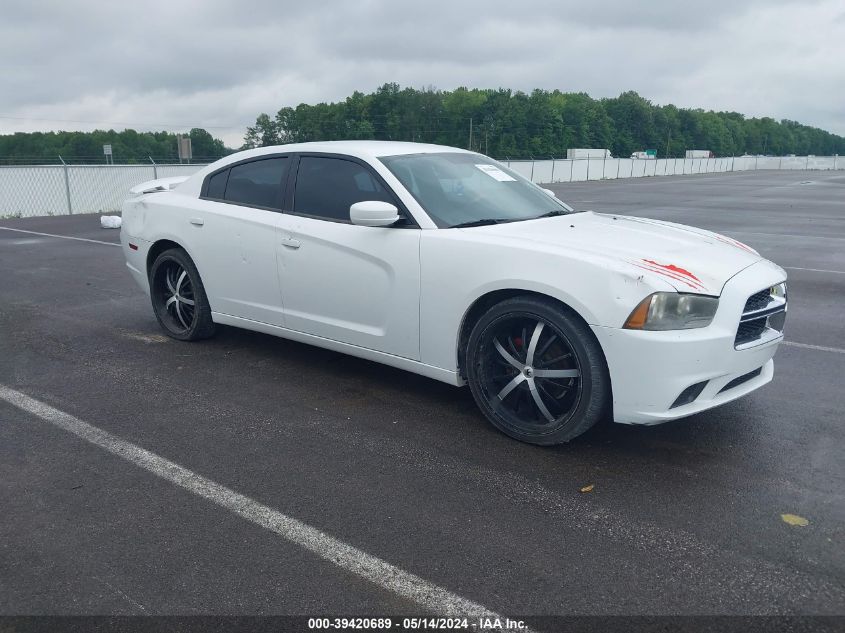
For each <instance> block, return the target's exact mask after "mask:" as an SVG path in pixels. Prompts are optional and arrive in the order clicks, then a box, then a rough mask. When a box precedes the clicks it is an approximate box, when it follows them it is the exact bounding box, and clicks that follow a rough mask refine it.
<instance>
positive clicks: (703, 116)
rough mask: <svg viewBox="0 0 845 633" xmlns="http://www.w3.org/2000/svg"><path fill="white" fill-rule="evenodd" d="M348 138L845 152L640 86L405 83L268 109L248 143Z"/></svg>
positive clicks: (549, 152) (727, 152)
mask: <svg viewBox="0 0 845 633" xmlns="http://www.w3.org/2000/svg"><path fill="white" fill-rule="evenodd" d="M339 139H382V140H396V141H417V142H425V143H437V144H441V145H452V146H456V147H465V148H469V149H472V150H475V151H480V152H482V153H484V154H489V155H491V156H494V157H496V158H506V157H507V158H531V157H534V158H545V157H549V156H565V155H566V150H567V148H573V147H592V148H603V149H610V150H611V152H612V153H613V155H614V156H628V155H630V154H631V153H633V152H635V151H640V150H645V149H655V150H657V155H658V156H660V157H665V156H669V157H678V156H683V155H684V151H685V150H687V149H708V150H711V151H712V152H714V153H715V154H716V155H717V156H732V155H736V156H738V155H742V154H768V155H785V154H796V155H806V154H815V155H820V156H821V155H832V154H843V153H845V138H843V137H842V136H837V135H835V134H831V133H830V132H826V131H824V130H821V129H818V128H814V127H810V126H807V125H801V124H800V123H797V122H796V121H789V120H786V119H784V120H781V121H776V120H774V119H772V118H770V117H762V118H747V117H745V116H744V115H742V114H740V113H738V112H713V111H705V110H701V109H685V108H678V107H676V106H674V105H665V106H661V105H655V104H653V103H651V102H650V101H648V100H647V99H644V98H643V97H641V96H640V95H638V94H637V93H636V92H624V93H622V94H621V95H619V96H618V97H615V98H604V99H593V98H591V97H590V96H589V95H587V94H584V93H565V92H561V91H559V90H553V91H547V90H534V91H532V92H531V93H530V94H527V93H524V92H519V91H513V90H509V89H504V88H500V89H496V90H489V89H467V88H458V89H456V90H452V91H441V90H436V89H434V88H425V89H422V90H417V89H414V88H400V86H399V85H398V84H395V83H388V84H384V85H383V86H381V87H380V88H378V89H377V90H376V91H375V92H373V93H370V94H364V93H361V92H355V93H353V94H352V95H351V96H349V97H347V98H346V99H345V100H344V101H339V102H337V103H318V104H315V105H309V104H305V103H303V104H300V105H298V106H296V107H295V108H293V107H284V108H282V109H281V110H279V111H278V112H277V113H276V115H275V116H273V117H271V116H269V115H268V114H261V115H259V116H258V118H257V119H256V122H255V125H253V126H250V127H249V128H248V129H247V134H246V136H245V138H244V147H245V148H250V147H259V146H266V145H276V144H281V143H295V142H305V141H327V140H339Z"/></svg>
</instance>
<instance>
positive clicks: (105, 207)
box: [0, 165, 205, 217]
mask: <svg viewBox="0 0 845 633" xmlns="http://www.w3.org/2000/svg"><path fill="white" fill-rule="evenodd" d="M204 166H205V165H156V166H155V168H154V167H153V166H152V165H68V166H67V167H65V166H63V165H38V166H30V167H0V217H32V216H44V215H68V213H98V212H112V211H119V210H120V207H121V204H122V203H123V199H124V198H125V197H126V194H127V192H128V191H129V189H131V188H132V187H134V186H135V185H137V184H139V183H142V182H144V181H146V180H152V179H153V178H168V177H170V176H190V175H191V174H193V173H194V172H196V171H197V170H199V169H201V168H202V167H204Z"/></svg>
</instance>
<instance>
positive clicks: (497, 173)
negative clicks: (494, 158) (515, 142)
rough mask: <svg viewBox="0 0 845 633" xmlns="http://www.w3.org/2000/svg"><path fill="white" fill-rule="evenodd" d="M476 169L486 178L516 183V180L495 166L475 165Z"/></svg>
mask: <svg viewBox="0 0 845 633" xmlns="http://www.w3.org/2000/svg"><path fill="white" fill-rule="evenodd" d="M476 167H477V168H478V169H480V170H481V171H483V172H484V173H485V174H487V175H488V176H490V178H493V179H495V180H498V181H499V182H508V181H511V182H516V178H514V177H512V176H508V175H507V174H506V173H505V172H503V171H502V170H501V169H499V168H498V167H496V166H495V165H476Z"/></svg>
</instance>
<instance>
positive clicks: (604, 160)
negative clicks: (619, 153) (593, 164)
mask: <svg viewBox="0 0 845 633" xmlns="http://www.w3.org/2000/svg"><path fill="white" fill-rule="evenodd" d="M606 162H607V154H605V155H604V156H602V159H601V179H602V180H604V165H605V163H606Z"/></svg>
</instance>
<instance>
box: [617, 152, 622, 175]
mask: <svg viewBox="0 0 845 633" xmlns="http://www.w3.org/2000/svg"><path fill="white" fill-rule="evenodd" d="M621 164H622V157H621V156H618V157H617V158H616V180H619V165H621Z"/></svg>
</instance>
